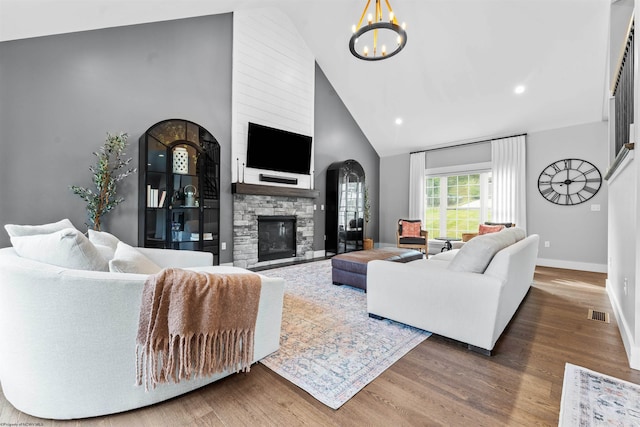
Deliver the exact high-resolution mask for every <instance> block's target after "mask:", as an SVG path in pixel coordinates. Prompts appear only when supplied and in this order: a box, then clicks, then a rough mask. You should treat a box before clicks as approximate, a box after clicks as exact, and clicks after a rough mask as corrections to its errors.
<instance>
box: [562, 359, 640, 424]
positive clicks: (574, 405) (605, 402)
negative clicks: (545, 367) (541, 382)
mask: <svg viewBox="0 0 640 427" xmlns="http://www.w3.org/2000/svg"><path fill="white" fill-rule="evenodd" d="M558 426H560V427H569V426H584V427H589V426H640V386H638V385H637V384H633V383H630V382H628V381H623V380H620V379H617V378H614V377H610V376H608V375H604V374H600V373H598V372H595V371H591V370H589V369H586V368H582V367H580V366H576V365H572V364H570V363H567V364H566V365H565V368H564V381H563V383H562V400H561V402H560V422H559V423H558Z"/></svg>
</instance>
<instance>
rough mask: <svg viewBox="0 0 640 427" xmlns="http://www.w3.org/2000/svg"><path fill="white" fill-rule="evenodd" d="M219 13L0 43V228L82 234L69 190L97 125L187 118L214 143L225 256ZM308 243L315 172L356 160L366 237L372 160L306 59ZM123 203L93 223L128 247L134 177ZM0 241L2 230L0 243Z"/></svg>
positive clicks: (318, 241) (227, 139)
mask: <svg viewBox="0 0 640 427" xmlns="http://www.w3.org/2000/svg"><path fill="white" fill-rule="evenodd" d="M232 26H233V19H232V15H231V14H225V15H215V16H206V17H198V18H189V19H182V20H175V21H168V22H158V23H151V24H143V25H135V26H128V27H120V28H111V29H103V30H96V31H88V32H80V33H72V34H64V35H56V36H49V37H41V38H33V39H26V40H15V41H8V42H2V43H0V100H1V102H0V129H2V132H0V224H6V223H18V224H41V223H46V222H52V221H57V220H59V219H61V218H69V219H70V220H71V221H72V222H73V223H74V224H75V225H76V227H78V228H81V229H84V225H83V224H84V223H85V222H86V221H87V219H86V209H85V204H84V202H82V200H80V198H79V197H77V196H74V195H73V194H71V192H70V191H69V189H68V187H69V185H72V184H75V185H80V186H85V187H87V186H90V185H91V174H90V172H89V170H88V167H89V165H91V164H93V162H94V159H95V157H94V156H93V155H92V153H93V152H94V151H96V150H98V149H99V148H100V146H101V145H102V144H103V142H104V139H105V136H106V132H107V131H110V132H120V131H123V132H128V133H129V144H130V146H129V148H128V150H127V154H128V156H130V157H132V158H133V159H134V163H135V164H136V166H137V161H138V138H139V137H140V135H142V134H143V133H144V132H145V131H146V130H147V128H149V127H150V126H152V125H153V124H155V123H156V122H158V121H160V120H164V119H169V118H183V119H188V120H191V121H194V122H196V123H198V124H200V125H202V126H204V127H205V128H206V129H207V130H209V131H210V132H211V133H212V134H213V135H214V136H215V137H216V138H217V139H218V142H219V143H220V146H221V163H222V164H221V227H220V231H221V239H222V240H221V241H225V242H227V250H226V251H222V252H221V257H220V261H221V263H229V262H231V261H232V254H233V247H232V242H233V238H232V208H231V206H232V195H231V162H232V160H231V81H232V74H231V71H232V70H231V54H232V53H231V52H232ZM316 92H317V93H316V101H315V111H316V116H315V120H316V122H315V150H316V152H315V156H316V158H315V165H316V172H315V173H316V176H315V183H316V186H317V188H318V189H319V190H320V191H321V196H320V198H318V199H317V201H316V202H317V204H318V210H317V211H316V215H315V220H316V225H317V227H316V230H315V236H314V249H315V250H323V249H324V211H322V210H321V209H320V205H324V204H325V194H324V186H325V176H326V168H327V166H328V165H329V164H331V163H332V162H334V161H337V160H346V159H349V158H353V159H356V160H358V161H359V162H360V163H361V164H362V165H363V167H364V168H365V171H366V173H367V182H368V184H369V188H370V193H371V194H372V212H373V221H372V222H371V223H370V229H371V230H372V231H373V232H372V233H371V234H372V236H373V237H374V239H377V237H378V234H377V230H378V226H377V221H378V215H377V210H378V200H377V197H376V195H377V193H378V183H379V180H378V173H377V171H378V166H379V157H378V155H377V153H376V152H375V151H374V150H373V148H372V147H371V145H370V144H369V142H368V141H367V139H366V138H365V137H364V135H363V134H362V132H361V131H360V129H359V128H358V126H357V125H356V124H355V122H354V121H353V118H352V117H351V115H350V114H349V112H348V111H347V109H346V108H345V106H344V104H343V103H342V101H341V100H340V98H339V97H338V96H337V94H336V93H335V91H334V90H333V88H332V87H331V84H330V83H329V82H328V81H327V78H326V77H325V75H324V73H322V71H321V70H320V68H319V67H318V66H317V65H316ZM119 194H120V195H122V196H123V197H124V198H125V202H124V203H123V204H121V205H120V206H118V207H117V208H116V209H115V210H114V211H112V212H111V213H109V214H108V215H106V216H105V218H104V229H105V230H107V231H110V232H112V233H114V234H115V235H117V236H118V237H120V238H121V239H122V240H124V241H125V242H127V243H130V244H133V245H135V244H137V229H138V220H137V218H138V213H137V197H138V189H137V177H136V176H132V177H130V178H128V180H127V181H125V182H124V183H123V185H122V186H121V187H120V188H119ZM8 245H10V242H9V239H8V237H7V235H6V233H5V232H4V231H1V232H0V247H4V246H8Z"/></svg>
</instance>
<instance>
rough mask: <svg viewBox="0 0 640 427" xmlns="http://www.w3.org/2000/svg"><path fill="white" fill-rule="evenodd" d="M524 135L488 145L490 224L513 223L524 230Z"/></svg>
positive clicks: (493, 141)
mask: <svg viewBox="0 0 640 427" xmlns="http://www.w3.org/2000/svg"><path fill="white" fill-rule="evenodd" d="M525 140H526V136H525V135H520V136H514V137H510V138H502V139H495V140H492V141H491V163H492V177H493V203H492V214H491V215H492V219H491V221H492V222H513V223H515V224H516V226H517V227H518V228H522V229H524V230H525V231H526V229H527V202H526V199H527V197H526V196H527V195H526V187H525V181H526V174H525V162H526V147H525Z"/></svg>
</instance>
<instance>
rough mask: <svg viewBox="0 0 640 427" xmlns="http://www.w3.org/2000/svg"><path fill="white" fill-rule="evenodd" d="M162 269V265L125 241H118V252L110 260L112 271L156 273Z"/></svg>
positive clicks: (110, 269)
mask: <svg viewBox="0 0 640 427" xmlns="http://www.w3.org/2000/svg"><path fill="white" fill-rule="evenodd" d="M160 270H162V267H160V266H159V265H158V264H156V263H155V262H153V261H151V260H150V259H149V258H147V257H146V256H144V255H143V254H142V253H140V251H138V250H137V249H136V248H134V247H133V246H129V245H127V244H126V243H124V242H118V247H117V248H116V253H115V255H114V257H113V259H112V260H111V261H109V271H111V272H112V273H139V274H155V273H158V272H159V271H160Z"/></svg>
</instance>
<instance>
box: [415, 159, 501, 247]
mask: <svg viewBox="0 0 640 427" xmlns="http://www.w3.org/2000/svg"><path fill="white" fill-rule="evenodd" d="M425 191H426V195H425V203H426V206H425V216H426V218H425V221H424V223H425V228H426V230H427V231H429V237H431V238H435V237H453V238H458V239H459V238H461V237H462V233H475V232H477V231H478V225H479V224H480V223H483V222H485V221H490V220H491V172H490V171H482V172H472V173H466V174H456V175H442V176H435V175H431V176H427V178H426V185H425Z"/></svg>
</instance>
